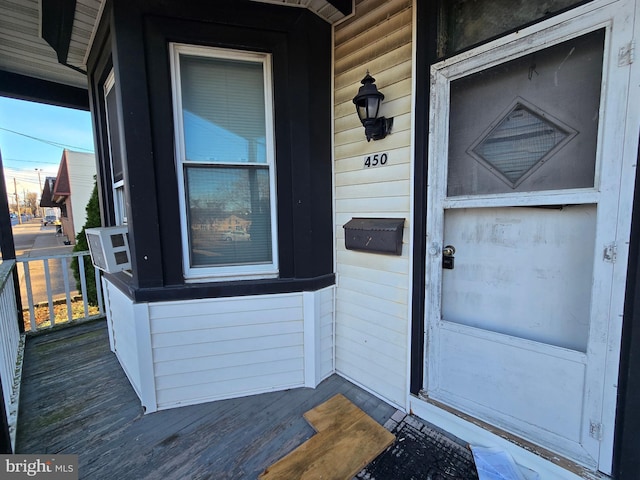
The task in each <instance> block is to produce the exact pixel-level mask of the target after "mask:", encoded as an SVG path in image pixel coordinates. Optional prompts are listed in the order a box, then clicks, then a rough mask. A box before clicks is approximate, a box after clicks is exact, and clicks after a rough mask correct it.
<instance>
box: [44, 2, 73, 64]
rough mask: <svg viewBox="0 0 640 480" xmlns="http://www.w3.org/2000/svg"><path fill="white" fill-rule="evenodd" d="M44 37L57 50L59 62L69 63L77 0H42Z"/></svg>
mask: <svg viewBox="0 0 640 480" xmlns="http://www.w3.org/2000/svg"><path fill="white" fill-rule="evenodd" d="M40 9H41V10H40V13H41V17H40V18H41V29H42V38H43V39H44V40H45V41H46V42H47V43H48V44H49V45H51V47H52V48H53V50H54V51H55V52H56V55H57V58H58V62H59V63H62V64H63V65H64V64H66V63H67V56H68V54H69V44H70V43H71V33H72V31H73V19H74V17H75V14H76V0H40Z"/></svg>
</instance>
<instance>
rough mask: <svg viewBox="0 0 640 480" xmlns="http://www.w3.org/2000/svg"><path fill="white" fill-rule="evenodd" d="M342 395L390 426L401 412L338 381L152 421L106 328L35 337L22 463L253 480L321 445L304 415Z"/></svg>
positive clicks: (122, 475) (21, 435) (26, 386)
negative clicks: (75, 461) (62, 458)
mask: <svg viewBox="0 0 640 480" xmlns="http://www.w3.org/2000/svg"><path fill="white" fill-rule="evenodd" d="M337 393H342V394H343V395H344V396H345V397H347V398H348V399H349V400H350V401H351V402H353V403H354V404H355V405H357V406H358V407H359V408H361V409H362V410H363V411H365V412H366V413H367V414H368V415H370V416H371V417H372V418H374V419H375V420H376V421H377V422H378V423H380V424H384V423H385V421H386V420H387V419H388V418H389V417H390V416H391V415H393V413H394V412H395V409H394V408H393V407H392V406H390V405H388V404H386V403H385V402H383V401H381V400H380V399H378V398H376V397H375V396H373V395H371V394H369V393H368V392H366V391H364V390H362V389H360V388H359V387H357V386H355V385H353V384H351V383H350V382H348V381H346V380H345V379H343V378H341V377H339V376H337V375H333V376H331V377H329V378H328V379H327V380H325V381H324V382H322V383H321V384H320V385H319V386H318V387H317V388H316V389H309V388H299V389H292V390H288V391H283V392H271V393H266V394H262V395H253V396H249V397H244V398H240V399H233V400H222V401H217V402H209V403H205V404H202V405H193V406H185V407H181V408H176V409H171V410H165V411H161V412H156V413H152V414H149V415H144V413H143V411H142V407H141V406H140V402H139V400H138V398H137V396H136V394H135V392H134V391H133V389H132V387H131V386H130V384H129V382H128V380H127V378H126V376H125V374H124V372H123V371H122V369H121V367H120V365H119V363H118V361H117V359H116V357H115V355H114V354H113V353H112V352H110V350H109V340H108V335H107V330H106V322H105V321H95V322H91V323H86V324H83V325H78V326H75V327H73V328H69V329H64V330H59V331H55V332H51V333H48V334H45V335H41V336H36V337H30V338H29V339H28V341H27V345H26V348H25V361H24V368H23V376H22V387H21V395H20V413H19V417H18V435H17V445H16V450H17V452H18V453H67V454H78V455H79V472H80V478H85V479H91V480H95V479H113V478H118V479H122V480H127V479H135V480H139V479H152V478H162V479H163V480H173V479H176V480H184V479H216V480H218V479H244V478H247V479H255V478H257V476H258V475H259V474H260V473H261V472H262V471H263V470H264V469H265V468H266V467H267V466H269V465H271V464H273V463H274V462H275V461H277V460H278V459H280V458H282V457H283V456H284V455H286V454H287V453H289V452H290V451H292V450H294V449H295V448H296V447H298V446H299V445H300V444H302V443H303V442H304V441H306V440H307V439H309V438H310V437H311V436H312V435H314V433H315V432H314V430H313V428H312V427H311V426H310V425H309V424H308V423H307V421H306V420H305V419H304V418H303V414H304V413H305V412H306V411H308V410H310V409H312V408H314V407H315V406H316V405H318V404H320V403H322V402H324V401H326V400H328V399H329V398H331V397H333V396H334V395H336V394H337Z"/></svg>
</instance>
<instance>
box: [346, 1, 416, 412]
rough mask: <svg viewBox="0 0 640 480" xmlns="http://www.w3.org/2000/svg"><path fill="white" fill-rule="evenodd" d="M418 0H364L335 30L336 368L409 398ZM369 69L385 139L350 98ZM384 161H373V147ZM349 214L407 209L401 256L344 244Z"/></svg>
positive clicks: (394, 396)
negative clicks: (371, 136)
mask: <svg viewBox="0 0 640 480" xmlns="http://www.w3.org/2000/svg"><path fill="white" fill-rule="evenodd" d="M411 7H412V2H411V1H407V0H393V1H380V0H361V1H357V2H356V13H355V15H354V16H353V17H351V18H349V19H348V20H346V21H345V22H343V23H342V24H340V25H339V26H337V27H336V30H335V35H334V40H335V44H334V59H335V61H334V74H335V77H334V85H335V97H334V98H335V103H334V119H335V123H334V129H335V138H334V145H335V149H334V158H335V164H334V175H335V176H334V185H335V230H336V272H337V277H338V280H337V285H336V312H335V315H336V325H335V339H336V340H335V342H336V344H335V362H336V371H338V372H339V373H341V374H343V375H344V376H346V377H348V378H350V379H352V380H354V381H355V382H357V383H359V384H361V385H363V386H364V387H366V388H368V389H370V390H372V391H374V392H376V393H377V394H379V395H380V396H382V397H384V398H387V399H388V400H389V401H391V402H393V403H394V404H396V405H399V406H404V404H405V402H406V394H407V358H408V352H407V345H408V332H409V321H410V318H409V317H410V315H409V311H410V309H409V305H408V298H409V290H410V262H409V252H410V239H409V227H410V220H411V218H410V215H411V202H412V197H411V171H412V163H411V159H412V153H411V152H412V132H411V108H412V105H411V101H412V100H411V88H412V87H411V77H412V68H411V65H412V8H411ZM367 70H369V72H370V73H371V75H372V76H373V77H375V79H376V85H377V86H378V89H379V90H380V91H381V92H382V93H384V95H385V99H384V102H383V105H382V107H381V114H382V115H384V116H386V117H393V118H394V123H393V129H392V132H391V134H390V135H389V136H387V137H386V138H385V139H383V140H379V141H372V142H367V141H366V139H365V137H364V129H363V127H362V125H361V124H360V122H359V120H358V117H357V115H356V112H355V109H354V106H353V103H352V98H353V96H354V95H355V94H356V93H357V91H358V88H359V86H360V80H361V79H362V77H363V76H364V75H365V73H366V71H367ZM380 153H386V154H387V155H388V160H387V163H386V164H385V165H383V166H377V167H372V168H367V167H366V166H365V164H364V161H365V158H366V156H368V155H373V154H380ZM353 217H394V218H404V219H405V228H404V232H403V243H404V244H403V248H402V255H401V256H394V255H383V254H374V253H366V252H357V251H352V250H346V249H345V247H344V229H343V225H344V224H345V223H347V222H348V221H349V220H350V219H351V218H353Z"/></svg>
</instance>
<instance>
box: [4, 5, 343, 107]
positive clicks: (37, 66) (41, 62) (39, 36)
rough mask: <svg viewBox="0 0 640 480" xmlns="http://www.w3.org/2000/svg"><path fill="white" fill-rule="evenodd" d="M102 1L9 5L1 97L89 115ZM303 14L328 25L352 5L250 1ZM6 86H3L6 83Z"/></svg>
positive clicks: (340, 17)
mask: <svg viewBox="0 0 640 480" xmlns="http://www.w3.org/2000/svg"><path fill="white" fill-rule="evenodd" d="M105 1H106V0H7V1H4V2H3V7H2V10H3V11H2V14H1V15H0V31H2V38H1V39H0V41H1V42H2V47H3V48H2V49H0V95H4V96H9V97H14V98H21V99H26V100H33V101H41V102H45V103H52V104H57V105H64V106H71V107H75V108H83V109H88V99H83V100H82V101H78V100H77V98H76V97H77V96H78V95H79V96H81V97H82V96H84V97H86V96H87V78H86V73H85V72H86V62H87V58H88V52H89V50H90V47H91V43H92V42H93V38H94V36H95V33H96V29H97V26H98V23H99V21H100V17H101V15H102V11H103V8H104V4H105ZM251 1H254V2H262V3H271V4H278V5H284V6H290V7H298V8H307V9H308V10H311V11H313V12H314V13H315V14H316V15H318V16H319V17H321V18H323V19H324V20H326V21H327V22H329V23H332V24H333V23H336V22H339V21H340V20H343V19H344V18H345V17H347V16H349V15H350V14H351V13H352V12H353V11H354V0H251ZM5 80H6V81H5Z"/></svg>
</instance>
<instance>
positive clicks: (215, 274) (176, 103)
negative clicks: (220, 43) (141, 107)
mask: <svg viewBox="0 0 640 480" xmlns="http://www.w3.org/2000/svg"><path fill="white" fill-rule="evenodd" d="M181 55H191V56H200V57H209V58H218V59H230V60H242V61H249V62H255V63H260V64H262V66H263V73H264V98H265V105H264V108H265V134H266V161H267V167H268V170H269V189H270V192H269V200H270V209H271V255H272V257H271V258H272V261H271V262H270V263H264V264H260V263H259V264H250V265H223V266H207V267H205V266H203V267H198V266H195V267H194V266H191V261H190V250H191V249H190V245H189V222H188V218H187V209H188V205H187V198H186V193H187V192H186V188H185V178H184V171H185V166H189V165H194V166H206V165H209V166H212V167H216V166H218V165H221V164H216V163H213V162H212V163H205V162H202V161H198V162H189V161H187V159H186V145H185V138H184V122H183V115H182V93H181V88H180V87H181V84H182V80H181V76H180V56H181ZM170 65H171V86H172V96H173V121H174V128H175V149H176V151H175V165H176V175H177V180H178V193H179V197H178V198H179V205H180V231H181V235H182V259H183V268H184V277H185V280H186V281H187V282H190V281H191V282H201V281H210V280H229V279H233V278H237V279H238V280H245V279H259V278H277V277H278V274H279V270H278V235H277V234H278V229H277V215H276V213H277V212H276V205H277V202H276V180H275V178H276V172H275V135H274V125H273V117H274V114H273V81H272V67H271V55H270V54H268V53H259V52H246V51H240V50H233V49H223V48H216V47H203V46H197V45H189V44H181V43H170ZM224 165H225V166H234V165H236V164H234V163H224ZM247 165H252V164H251V163H249V164H247V163H246V162H243V163H238V164H237V166H242V167H246V166H247ZM255 165H256V166H260V167H264V163H261V164H255Z"/></svg>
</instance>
